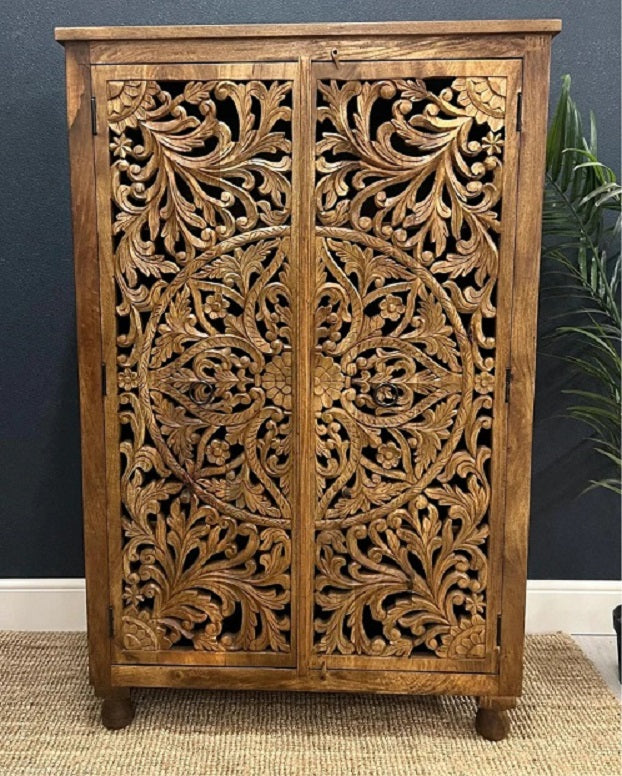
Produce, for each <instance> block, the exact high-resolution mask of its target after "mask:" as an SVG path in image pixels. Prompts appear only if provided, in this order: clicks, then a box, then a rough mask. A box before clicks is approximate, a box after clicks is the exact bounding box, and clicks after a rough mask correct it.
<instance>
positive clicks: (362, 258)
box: [314, 77, 506, 658]
mask: <svg viewBox="0 0 622 776" xmlns="http://www.w3.org/2000/svg"><path fill="white" fill-rule="evenodd" d="M318 90H319V94H318V111H317V115H318V127H319V139H318V141H317V145H316V189H315V195H316V207H317V223H318V226H317V228H316V235H317V243H316V251H315V255H316V257H317V260H316V267H317V280H316V310H317V316H316V332H317V345H316V362H315V380H316V405H315V416H316V447H317V501H318V506H317V511H316V544H315V549H316V559H315V568H316V577H315V604H316V609H315V611H316V616H315V641H314V649H315V651H316V652H318V653H324V654H343V655H352V654H359V655H369V656H383V657H387V656H412V655H415V654H421V655H426V654H427V655H428V656H437V657H439V658H482V657H485V634H486V605H487V576H488V566H489V560H488V535H489V524H488V511H489V506H490V481H489V480H490V457H491V443H492V436H491V428H492V408H493V394H494V386H495V336H494V323H495V316H496V308H495V304H496V299H495V294H496V283H497V278H498V245H499V233H500V230H501V223H500V204H501V192H502V181H503V163H502V154H503V146H504V141H505V138H504V131H503V130H504V116H505V92H506V79H505V78H484V77H482V78H471V77H468V78H467V77H465V78H454V79H446V78H443V79H430V80H429V81H428V82H427V83H426V82H424V81H422V80H403V79H401V80H400V79H396V80H380V81H330V82H328V81H324V82H319V83H318Z"/></svg>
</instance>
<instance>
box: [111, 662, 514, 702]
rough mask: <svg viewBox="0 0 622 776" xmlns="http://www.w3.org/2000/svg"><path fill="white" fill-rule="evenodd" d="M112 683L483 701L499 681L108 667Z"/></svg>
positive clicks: (406, 674)
mask: <svg viewBox="0 0 622 776" xmlns="http://www.w3.org/2000/svg"><path fill="white" fill-rule="evenodd" d="M112 677H113V681H114V683H115V684H116V685H118V686H124V687H192V688H196V689H199V688H205V689H213V690H243V689H251V688H252V689H254V690H294V691H299V692H369V693H379V694H385V693H388V694H396V695H405V694H410V693H414V694H416V695H486V696H494V695H495V694H497V692H498V681H499V678H498V676H495V675H493V674H463V673H440V672H438V671H435V672H429V673H428V672H425V671H374V670H327V671H326V672H322V671H320V670H312V671H309V672H308V673H307V674H306V675H302V674H300V672H298V671H294V670H291V669H288V668H253V669H242V668H219V669H215V668H207V667H197V666H136V665H117V666H113V667H112Z"/></svg>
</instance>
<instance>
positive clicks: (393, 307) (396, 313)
mask: <svg viewBox="0 0 622 776" xmlns="http://www.w3.org/2000/svg"><path fill="white" fill-rule="evenodd" d="M405 310H406V308H405V307H404V303H403V302H402V300H401V299H400V298H399V296H394V295H393V294H389V295H388V296H386V297H385V298H384V299H383V300H382V302H380V315H381V316H382V317H383V318H388V319H389V320H390V321H397V320H398V318H399V317H400V315H402V314H403V313H404V311H405Z"/></svg>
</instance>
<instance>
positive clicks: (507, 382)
mask: <svg viewBox="0 0 622 776" xmlns="http://www.w3.org/2000/svg"><path fill="white" fill-rule="evenodd" d="M511 385H512V370H511V369H510V367H508V368H507V369H506V370H505V403H506V404H507V403H508V402H509V401H510V386H511Z"/></svg>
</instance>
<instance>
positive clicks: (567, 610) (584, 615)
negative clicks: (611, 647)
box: [525, 579, 622, 636]
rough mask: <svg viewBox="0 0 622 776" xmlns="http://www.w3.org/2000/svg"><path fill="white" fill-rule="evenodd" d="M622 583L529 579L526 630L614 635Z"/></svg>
mask: <svg viewBox="0 0 622 776" xmlns="http://www.w3.org/2000/svg"><path fill="white" fill-rule="evenodd" d="M620 603H622V583H621V582H618V581H616V580H612V581H610V580H594V579H529V580H527V615H526V623H525V629H526V631H527V633H551V631H564V632H565V633H575V634H586V635H588V634H589V635H595V636H596V635H611V634H612V633H613V632H614V631H613V623H612V616H611V613H612V611H613V608H614V607H615V606H617V605H618V604H620Z"/></svg>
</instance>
